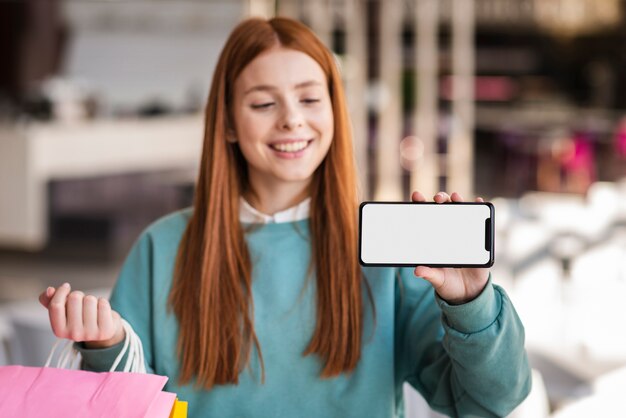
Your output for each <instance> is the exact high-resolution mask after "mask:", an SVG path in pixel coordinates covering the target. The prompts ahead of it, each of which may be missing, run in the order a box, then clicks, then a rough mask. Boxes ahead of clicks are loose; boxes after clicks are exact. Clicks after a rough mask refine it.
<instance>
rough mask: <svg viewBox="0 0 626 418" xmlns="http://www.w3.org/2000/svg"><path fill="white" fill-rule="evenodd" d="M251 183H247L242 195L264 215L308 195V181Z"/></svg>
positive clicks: (273, 212)
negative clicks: (269, 183)
mask: <svg viewBox="0 0 626 418" xmlns="http://www.w3.org/2000/svg"><path fill="white" fill-rule="evenodd" d="M253 183H254V182H250V183H249V185H250V186H249V187H248V190H246V191H245V192H244V193H243V197H244V198H245V199H246V201H247V202H248V203H249V204H250V205H251V206H252V207H253V208H255V209H256V210H258V211H259V212H261V213H264V214H266V215H273V214H275V213H276V212H280V211H283V210H285V209H288V208H290V207H292V206H295V205H297V204H298V203H300V202H302V201H303V200H304V199H306V198H307V197H309V182H281V183H279V184H273V185H268V184H264V185H260V184H253Z"/></svg>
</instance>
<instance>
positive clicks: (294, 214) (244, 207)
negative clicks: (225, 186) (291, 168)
mask: <svg viewBox="0 0 626 418" xmlns="http://www.w3.org/2000/svg"><path fill="white" fill-rule="evenodd" d="M310 208H311V198H310V197H307V198H306V199H304V200H303V201H302V202H300V203H298V204H297V205H295V206H292V207H290V208H288V209H285V210H281V211H280V212H276V213H275V214H273V215H266V214H265V213H261V212H259V211H258V210H256V209H255V208H253V207H252V206H251V205H250V204H249V203H248V202H247V201H246V200H245V199H244V198H243V197H240V198H239V221H240V222H241V223H261V224H273V223H282V222H295V221H300V220H302V219H306V218H308V217H309V210H310Z"/></svg>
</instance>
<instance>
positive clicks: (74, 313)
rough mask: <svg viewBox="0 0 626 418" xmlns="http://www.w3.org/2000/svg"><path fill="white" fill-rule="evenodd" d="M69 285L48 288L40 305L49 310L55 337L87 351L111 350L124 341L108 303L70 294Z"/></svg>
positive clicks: (42, 295) (116, 317)
mask: <svg viewBox="0 0 626 418" xmlns="http://www.w3.org/2000/svg"><path fill="white" fill-rule="evenodd" d="M71 290H72V289H71V287H70V285H69V284H68V283H64V284H63V285H61V286H59V287H58V288H57V289H55V288H54V287H48V288H47V289H46V290H45V291H44V292H43V293H41V295H39V302H40V303H41V304H42V305H43V306H44V307H45V308H46V309H48V315H49V317H50V325H51V327H52V331H53V332H54V335H56V336H57V337H59V338H67V339H69V340H72V341H76V342H84V343H85V347H87V348H106V347H111V346H113V345H115V344H117V343H119V342H121V341H122V340H123V339H124V336H125V334H124V328H123V327H122V320H121V318H120V315H119V314H118V313H117V312H115V311H114V310H112V309H111V305H110V304H109V301H108V300H106V299H105V298H97V297H95V296H93V295H85V294H84V293H83V292H81V291H79V290H75V291H73V292H72V291H71Z"/></svg>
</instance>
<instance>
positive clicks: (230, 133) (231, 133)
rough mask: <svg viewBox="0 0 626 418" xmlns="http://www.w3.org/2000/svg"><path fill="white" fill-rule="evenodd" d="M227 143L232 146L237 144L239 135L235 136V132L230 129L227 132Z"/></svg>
mask: <svg viewBox="0 0 626 418" xmlns="http://www.w3.org/2000/svg"><path fill="white" fill-rule="evenodd" d="M226 141H228V142H230V143H231V144H234V143H235V142H237V135H235V131H234V130H232V129H230V128H229V129H227V130H226Z"/></svg>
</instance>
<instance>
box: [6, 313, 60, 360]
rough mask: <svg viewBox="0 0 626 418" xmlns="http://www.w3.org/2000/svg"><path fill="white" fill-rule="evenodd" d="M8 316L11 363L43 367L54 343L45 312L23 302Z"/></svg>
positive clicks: (54, 338) (54, 339)
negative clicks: (10, 334) (10, 329)
mask: <svg viewBox="0 0 626 418" xmlns="http://www.w3.org/2000/svg"><path fill="white" fill-rule="evenodd" d="M9 315H10V319H9V321H10V324H11V327H12V329H13V333H12V337H11V338H10V340H9V349H10V352H11V362H12V363H13V364H21V365H23V366H38V367H41V366H43V365H44V364H45V362H46V359H47V358H48V355H49V354H50V350H51V349H52V345H53V344H54V342H55V341H56V337H55V336H54V334H53V333H52V330H51V329H50V322H49V320H48V315H47V312H46V310H45V309H44V308H43V307H41V306H40V305H39V304H37V303H35V302H24V303H19V304H16V305H15V306H14V307H13V308H12V309H11V310H10V313H9Z"/></svg>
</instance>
